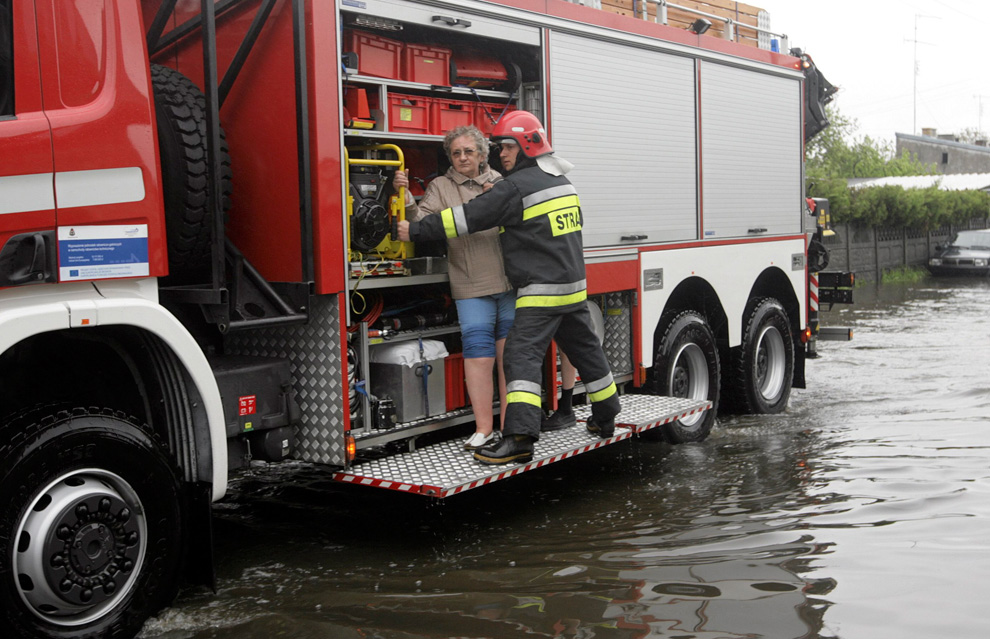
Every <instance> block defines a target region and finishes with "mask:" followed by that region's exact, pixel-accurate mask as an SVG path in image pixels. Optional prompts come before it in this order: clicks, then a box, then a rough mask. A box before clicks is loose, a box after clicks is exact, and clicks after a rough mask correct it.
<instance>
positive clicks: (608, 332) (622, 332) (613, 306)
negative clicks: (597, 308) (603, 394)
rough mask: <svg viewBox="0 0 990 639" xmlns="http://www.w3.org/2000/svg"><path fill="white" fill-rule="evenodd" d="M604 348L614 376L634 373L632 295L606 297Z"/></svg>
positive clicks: (616, 294) (615, 294) (610, 295)
mask: <svg viewBox="0 0 990 639" xmlns="http://www.w3.org/2000/svg"><path fill="white" fill-rule="evenodd" d="M602 346H603V347H604V348H605V356H606V357H608V365H609V367H610V368H611V369H612V375H613V376H615V377H618V376H620V375H626V374H629V373H632V372H633V364H632V304H631V302H630V293H628V292H623V293H608V294H606V295H605V342H604V343H603V344H602Z"/></svg>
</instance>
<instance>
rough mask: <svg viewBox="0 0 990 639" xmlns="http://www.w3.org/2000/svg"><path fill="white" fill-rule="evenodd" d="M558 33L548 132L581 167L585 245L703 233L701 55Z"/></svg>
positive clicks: (577, 177) (576, 173)
mask: <svg viewBox="0 0 990 639" xmlns="http://www.w3.org/2000/svg"><path fill="white" fill-rule="evenodd" d="M552 36H553V37H552V40H551V43H550V49H549V51H550V94H551V100H550V109H551V117H550V126H551V131H550V132H551V134H552V136H553V146H554V149H555V150H556V151H557V153H558V154H559V155H560V156H561V157H563V158H566V159H567V160H570V161H571V162H573V163H574V165H575V168H574V170H573V171H571V172H570V173H568V175H567V177H568V178H569V179H570V180H571V181H572V182H573V183H574V185H575V186H576V187H577V191H578V195H579V196H580V198H581V209H582V213H583V214H584V229H583V231H582V233H583V236H584V244H585V246H586V247H599V246H611V245H633V244H644V243H656V242H665V241H670V240H685V239H694V238H696V237H697V233H698V231H697V175H696V172H697V152H696V145H697V140H696V134H695V122H696V100H695V70H694V69H695V67H694V61H693V60H691V59H689V58H683V57H678V56H674V55H670V54H666V53H661V52H659V51H653V50H649V49H643V48H638V47H633V46H629V45H626V44H621V43H617V42H606V41H602V40H594V39H591V38H587V37H581V36H577V35H572V34H567V33H553V34H552ZM623 237H627V238H636V239H627V240H623V239H622V238H623Z"/></svg>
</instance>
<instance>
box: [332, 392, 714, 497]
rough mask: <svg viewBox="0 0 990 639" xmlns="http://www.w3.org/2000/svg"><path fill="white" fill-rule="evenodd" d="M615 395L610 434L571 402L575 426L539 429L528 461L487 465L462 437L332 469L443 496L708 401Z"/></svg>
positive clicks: (349, 479)
mask: <svg viewBox="0 0 990 639" xmlns="http://www.w3.org/2000/svg"><path fill="white" fill-rule="evenodd" d="M619 401H620V402H621V403H622V412H621V413H620V414H619V416H618V417H617V418H616V420H615V426H616V428H615V435H613V436H612V437H609V438H608V439H601V438H600V437H597V436H596V435H592V434H591V433H589V432H588V431H587V429H586V428H585V425H584V422H585V421H586V420H587V419H588V416H589V415H590V414H591V407H590V406H576V407H575V408H574V413H575V415H576V416H577V420H578V424H577V426H573V427H571V428H565V429H564V430H559V431H555V432H552V433H543V434H541V435H540V441H538V442H536V448H535V450H534V452H533V459H532V461H529V462H527V463H525V464H506V465H503V466H486V465H484V464H482V463H480V462H478V461H477V460H475V459H474V457H473V456H472V454H471V452H470V451H466V450H464V448H463V446H464V441H463V438H457V439H454V440H449V441H445V442H440V443H439V444H433V445H432V446H426V447H424V448H420V449H419V450H416V451H413V452H411V453H403V454H399V455H392V456H390V457H385V458H383V459H375V460H370V461H367V462H363V463H360V464H356V465H354V466H353V467H351V468H350V469H349V470H346V471H340V472H338V473H336V474H334V479H335V480H337V481H341V482H345V483H350V484H359V485H361V486H374V487H377V488H387V489H389V490H397V491H400V492H405V493H414V494H418V495H426V496H429V497H436V498H440V499H442V498H444V497H450V496H451V495H456V494H458V493H462V492H464V491H466V490H471V489H472V488H477V487H478V486H484V485H485V484H490V483H492V482H495V481H498V480H500V479H507V478H509V477H513V476H515V475H518V474H520V473H524V472H526V471H528V470H534V469H536V468H541V467H543V466H546V465H547V464H552V463H554V462H558V461H561V460H563V459H567V458H568V457H574V456H575V455H580V454H581V453H586V452H588V451H591V450H595V449H596V448H601V447H603V446H608V445H609V444H614V443H616V442H620V441H622V440H624V439H629V438H630V437H632V436H633V434H636V433H642V432H644V431H648V430H651V429H653V428H657V427H659V426H662V425H663V424H668V423H670V422H672V421H674V420H676V419H680V418H683V417H688V416H689V415H693V414H695V413H699V412H701V411H704V410H708V409H709V408H711V405H712V403H711V402H709V401H707V400H694V399H682V398H678V397H654V396H652V395H623V396H621V397H620V398H619Z"/></svg>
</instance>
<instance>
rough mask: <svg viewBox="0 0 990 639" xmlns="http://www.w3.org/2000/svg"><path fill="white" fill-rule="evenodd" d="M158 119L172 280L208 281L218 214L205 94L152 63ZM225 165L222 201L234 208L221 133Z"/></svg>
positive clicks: (223, 204)
mask: <svg viewBox="0 0 990 639" xmlns="http://www.w3.org/2000/svg"><path fill="white" fill-rule="evenodd" d="M151 84H152V87H153V88H154V93H155V115H156V119H157V121H158V150H159V155H160V157H161V165H162V192H163V194H164V199H165V235H166V238H167V240H168V268H169V276H170V281H172V282H173V283H188V282H196V281H205V280H206V279H208V275H209V273H210V258H211V252H210V240H211V229H212V227H213V223H214V219H215V217H214V213H213V211H210V210H209V198H208V197H207V192H208V191H207V189H209V187H210V184H211V180H210V177H209V164H208V162H207V156H206V143H207V138H206V96H205V95H203V92H202V91H200V90H199V87H197V86H196V85H195V84H193V83H192V81H191V80H190V79H189V78H187V77H186V76H184V75H182V74H181V73H179V72H178V71H176V70H174V69H170V68H168V67H164V66H161V65H159V64H153V65H151ZM220 157H221V162H222V164H223V175H222V176H221V179H222V185H223V186H222V193H221V194H220V196H221V202H222V209H223V211H225V212H226V211H227V210H228V209H229V208H230V192H231V171H230V154H229V153H228V149H227V140H226V137H225V136H224V134H223V131H221V132H220Z"/></svg>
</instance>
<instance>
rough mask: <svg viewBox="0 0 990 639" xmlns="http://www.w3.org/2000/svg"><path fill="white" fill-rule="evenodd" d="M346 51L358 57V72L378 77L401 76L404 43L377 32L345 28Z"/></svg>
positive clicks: (396, 77)
mask: <svg viewBox="0 0 990 639" xmlns="http://www.w3.org/2000/svg"><path fill="white" fill-rule="evenodd" d="M343 49H344V52H345V53H346V52H350V51H353V52H354V53H356V54H357V57H358V73H360V74H361V75H371V76H375V77H376V78H395V79H398V78H399V65H400V63H401V58H402V43H401V42H399V41H398V40H392V39H389V38H383V37H382V36H380V35H378V34H377V33H369V32H367V31H358V30H356V29H344V47H343Z"/></svg>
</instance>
